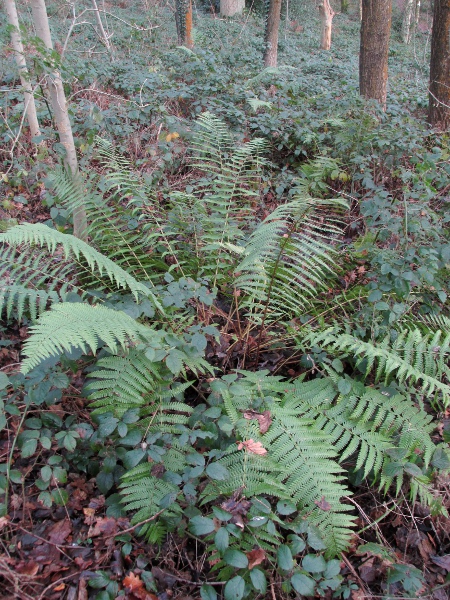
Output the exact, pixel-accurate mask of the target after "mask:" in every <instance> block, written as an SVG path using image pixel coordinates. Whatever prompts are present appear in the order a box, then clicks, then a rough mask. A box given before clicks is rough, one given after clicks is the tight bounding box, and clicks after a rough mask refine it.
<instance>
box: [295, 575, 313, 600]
mask: <svg viewBox="0 0 450 600" xmlns="http://www.w3.org/2000/svg"><path fill="white" fill-rule="evenodd" d="M291 583H292V587H293V588H294V590H295V591H296V592H297V593H298V594H300V595H301V596H314V594H315V590H316V582H315V581H314V579H311V577H308V576H307V575H303V573H295V575H292V577H291Z"/></svg>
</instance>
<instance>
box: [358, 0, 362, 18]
mask: <svg viewBox="0 0 450 600" xmlns="http://www.w3.org/2000/svg"><path fill="white" fill-rule="evenodd" d="M362 12H363V9H362V0H359V20H360V21H362Z"/></svg>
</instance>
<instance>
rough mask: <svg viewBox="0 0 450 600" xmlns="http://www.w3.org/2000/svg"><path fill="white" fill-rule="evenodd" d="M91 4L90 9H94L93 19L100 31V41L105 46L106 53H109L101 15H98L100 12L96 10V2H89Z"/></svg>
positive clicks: (109, 46)
mask: <svg viewBox="0 0 450 600" xmlns="http://www.w3.org/2000/svg"><path fill="white" fill-rule="evenodd" d="M91 2H92V8H93V9H94V14H95V18H96V20H97V25H98V28H99V30H100V37H101V40H102V42H103V44H104V45H105V47H106V49H107V50H108V51H111V44H110V43H109V37H108V35H107V33H106V31H105V28H104V27H103V21H102V17H101V15H100V11H99V10H98V6H97V2H96V0H91Z"/></svg>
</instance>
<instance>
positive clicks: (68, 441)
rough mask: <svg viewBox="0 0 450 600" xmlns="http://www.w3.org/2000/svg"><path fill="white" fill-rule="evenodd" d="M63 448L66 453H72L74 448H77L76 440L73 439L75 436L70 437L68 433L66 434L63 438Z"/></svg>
mask: <svg viewBox="0 0 450 600" xmlns="http://www.w3.org/2000/svg"><path fill="white" fill-rule="evenodd" d="M63 444H64V448H65V449H66V450H67V451H68V452H73V451H74V450H75V448H76V447H77V440H76V438H75V436H73V435H70V433H68V434H67V435H65V436H64V441H63Z"/></svg>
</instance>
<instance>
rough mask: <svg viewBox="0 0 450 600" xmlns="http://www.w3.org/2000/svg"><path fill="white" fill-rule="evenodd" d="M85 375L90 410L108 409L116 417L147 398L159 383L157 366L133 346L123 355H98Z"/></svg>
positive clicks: (146, 400)
mask: <svg viewBox="0 0 450 600" xmlns="http://www.w3.org/2000/svg"><path fill="white" fill-rule="evenodd" d="M88 377H89V379H90V380H91V381H90V383H89V384H88V385H87V386H86V391H87V392H88V394H89V400H90V401H91V407H92V408H94V409H95V410H94V413H98V414H100V413H104V412H111V413H113V415H114V416H115V417H119V418H120V417H122V416H123V414H124V413H125V412H126V411H127V410H130V409H132V408H141V407H143V406H144V405H145V404H148V403H149V402H151V398H152V396H154V395H155V394H157V392H158V391H159V388H160V383H161V375H160V373H159V371H158V369H157V366H156V365H155V364H154V363H152V362H151V361H150V360H148V358H146V357H145V355H144V354H143V353H142V352H139V351H138V350H136V349H131V350H130V351H129V352H128V353H127V354H126V355H125V356H108V357H106V358H101V359H100V360H98V361H97V363H96V365H95V370H94V371H92V372H91V373H89V375H88Z"/></svg>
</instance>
